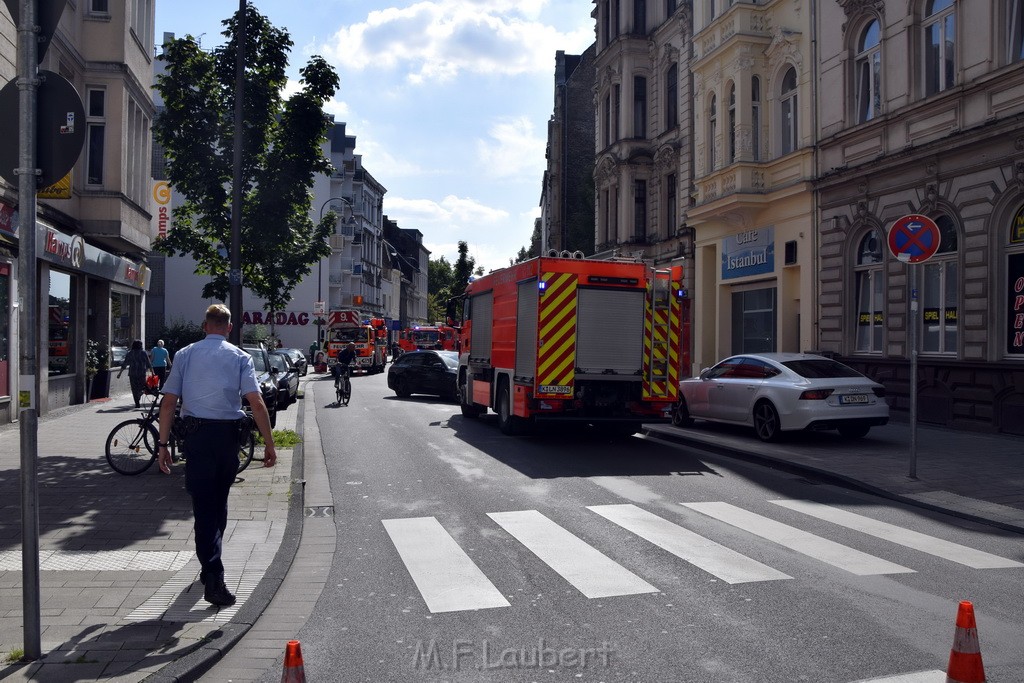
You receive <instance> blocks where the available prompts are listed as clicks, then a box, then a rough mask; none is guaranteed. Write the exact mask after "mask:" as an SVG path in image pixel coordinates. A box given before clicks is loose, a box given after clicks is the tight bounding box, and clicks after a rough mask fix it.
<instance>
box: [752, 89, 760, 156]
mask: <svg viewBox="0 0 1024 683" xmlns="http://www.w3.org/2000/svg"><path fill="white" fill-rule="evenodd" d="M750 144H751V147H753V150H754V161H761V79H760V78H758V77H757V76H751V77H750Z"/></svg>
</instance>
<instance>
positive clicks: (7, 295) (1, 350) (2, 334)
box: [0, 263, 11, 396]
mask: <svg viewBox="0 0 1024 683" xmlns="http://www.w3.org/2000/svg"><path fill="white" fill-rule="evenodd" d="M10 321H11V264H10V263H0V396H10V395H11V325H10Z"/></svg>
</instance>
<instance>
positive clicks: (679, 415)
mask: <svg viewBox="0 0 1024 683" xmlns="http://www.w3.org/2000/svg"><path fill="white" fill-rule="evenodd" d="M672 425H673V426H675V427H692V426H693V418H692V417H690V411H689V409H688V408H687V407H686V399H684V398H682V397H680V399H679V402H678V403H676V407H675V409H674V410H673V411H672Z"/></svg>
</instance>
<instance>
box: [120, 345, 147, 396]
mask: <svg viewBox="0 0 1024 683" xmlns="http://www.w3.org/2000/svg"><path fill="white" fill-rule="evenodd" d="M126 368H127V369H128V383H129V384H131V387H132V398H134V399H135V407H136V408H139V407H141V406H142V402H141V401H142V394H144V393H145V391H146V375H148V374H149V371H150V370H151V369H152V368H153V364H152V363H150V362H149V354H148V353H146V350H145V349H144V348H142V340H141V339H136V340H135V341H133V342H132V348H131V349H129V350H128V353H127V354H125V357H124V360H123V361H122V362H121V369H120V370H119V371H118V372H117V377H118V379H120V377H121V373H123V372H124V371H125V369H126Z"/></svg>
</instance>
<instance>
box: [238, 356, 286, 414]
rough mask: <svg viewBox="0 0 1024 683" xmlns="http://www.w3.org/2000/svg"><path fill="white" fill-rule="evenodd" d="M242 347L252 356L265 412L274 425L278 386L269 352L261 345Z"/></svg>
mask: <svg viewBox="0 0 1024 683" xmlns="http://www.w3.org/2000/svg"><path fill="white" fill-rule="evenodd" d="M242 348H243V350H244V351H246V352H248V353H249V355H250V356H252V364H253V366H254V367H255V368H256V382H257V383H258V384H259V385H260V393H262V394H263V402H264V403H266V404H267V412H268V413H269V414H270V426H271V427H276V426H277V403H278V398H277V394H278V388H277V380H276V379H275V375H276V374H277V370H275V369H274V368H273V366H271V365H270V354H268V353H267V350H266V349H265V348H263V347H262V346H245V347H242Z"/></svg>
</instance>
